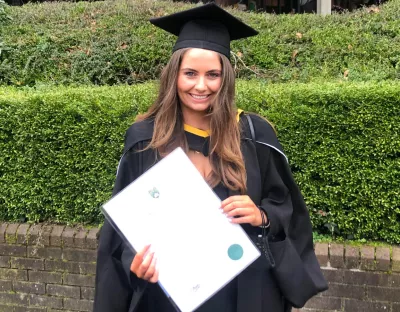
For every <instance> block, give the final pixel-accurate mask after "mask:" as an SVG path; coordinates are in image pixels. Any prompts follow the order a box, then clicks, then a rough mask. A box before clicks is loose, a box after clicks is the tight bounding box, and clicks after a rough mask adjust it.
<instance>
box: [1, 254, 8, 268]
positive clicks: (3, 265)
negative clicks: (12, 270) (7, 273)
mask: <svg viewBox="0 0 400 312" xmlns="http://www.w3.org/2000/svg"><path fill="white" fill-rule="evenodd" d="M9 267H10V257H8V256H0V268H9Z"/></svg>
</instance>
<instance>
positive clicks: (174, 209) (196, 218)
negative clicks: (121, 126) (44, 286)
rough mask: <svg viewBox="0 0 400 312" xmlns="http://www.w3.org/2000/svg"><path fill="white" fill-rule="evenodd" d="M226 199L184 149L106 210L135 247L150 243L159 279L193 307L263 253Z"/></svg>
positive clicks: (182, 306)
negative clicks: (234, 219)
mask: <svg viewBox="0 0 400 312" xmlns="http://www.w3.org/2000/svg"><path fill="white" fill-rule="evenodd" d="M220 205H221V201H220V199H219V198H218V196H217V195H216V194H215V193H214V192H213V191H212V189H211V188H210V187H209V186H208V184H207V183H206V182H205V180H204V179H203V177H202V176H201V174H200V173H199V172H198V171H197V169H196V167H195V166H194V165H193V164H192V162H191V161H190V159H189V158H188V157H187V156H186V154H185V153H184V152H183V150H182V149H181V148H177V149H176V150H174V151H173V152H172V153H170V154H169V155H168V156H167V157H165V158H164V159H162V160H161V161H160V162H159V163H157V164H156V165H155V166H153V167H152V168H151V169H149V170H148V171H147V172H146V173H144V174H143V175H141V176H140V177H139V178H138V179H136V180H135V181H134V182H132V183H131V184H130V185H128V186H127V187H126V188H125V189H123V190H122V191H121V192H120V193H118V194H117V195H116V196H114V197H113V198H112V199H111V200H110V201H109V202H107V203H106V204H104V205H103V207H102V209H103V212H104V213H105V215H106V216H107V218H109V219H111V220H112V222H111V223H113V224H114V226H115V227H117V230H118V231H119V232H121V233H122V234H123V235H124V236H125V239H126V240H127V241H128V242H129V243H130V244H131V247H132V248H133V249H134V250H135V251H140V250H141V249H143V248H144V246H145V245H147V244H151V246H152V247H151V250H152V251H154V252H155V255H156V257H157V266H158V267H159V272H160V275H159V283H160V284H161V286H162V288H163V289H164V291H165V292H166V293H167V295H168V296H169V297H170V299H171V300H172V301H173V302H174V303H175V305H176V306H177V307H178V308H179V310H181V311H182V312H190V311H193V310H195V309H196V308H198V307H199V306H200V305H201V304H202V303H204V302H205V301H207V299H209V298H210V297H211V296H213V295H214V294H215V293H216V292H218V290H220V289H221V288H222V287H223V286H225V285H226V284H228V283H229V282H230V281H231V280H232V279H233V278H234V277H236V276H237V275H238V274H239V273H240V272H242V271H243V270H244V269H245V268H246V267H248V266H249V265H250V264H251V263H252V262H254V261H255V260H256V259H257V258H258V257H259V256H260V252H259V250H258V249H257V247H256V246H255V245H254V244H253V242H252V241H251V240H250V239H249V237H248V236H247V235H246V233H245V232H244V230H243V229H242V228H241V227H240V226H239V225H237V224H232V223H230V222H229V220H228V218H227V217H226V216H225V215H224V214H223V213H221V210H220V209H219V207H220Z"/></svg>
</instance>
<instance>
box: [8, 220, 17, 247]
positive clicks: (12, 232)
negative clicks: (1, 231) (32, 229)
mask: <svg viewBox="0 0 400 312" xmlns="http://www.w3.org/2000/svg"><path fill="white" fill-rule="evenodd" d="M18 226H19V224H18V223H11V224H9V225H8V227H7V230H6V242H8V243H11V244H15V243H16V242H17V229H18Z"/></svg>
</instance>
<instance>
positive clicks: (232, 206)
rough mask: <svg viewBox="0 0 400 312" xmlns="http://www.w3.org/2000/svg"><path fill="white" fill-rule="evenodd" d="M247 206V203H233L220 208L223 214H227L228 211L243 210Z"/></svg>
mask: <svg viewBox="0 0 400 312" xmlns="http://www.w3.org/2000/svg"><path fill="white" fill-rule="evenodd" d="M247 206H249V203H248V202H246V201H234V202H231V203H229V204H227V205H225V206H222V210H223V212H224V213H229V212H230V211H232V210H234V209H237V208H245V207H247Z"/></svg>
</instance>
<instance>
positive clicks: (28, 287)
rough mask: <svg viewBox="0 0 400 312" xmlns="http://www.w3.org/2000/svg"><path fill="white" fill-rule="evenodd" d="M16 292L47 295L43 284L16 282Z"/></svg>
mask: <svg viewBox="0 0 400 312" xmlns="http://www.w3.org/2000/svg"><path fill="white" fill-rule="evenodd" d="M14 291H16V292H19V293H28V294H37V295H43V294H44V293H45V287H44V284H42V283H32V282H16V281H14Z"/></svg>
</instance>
